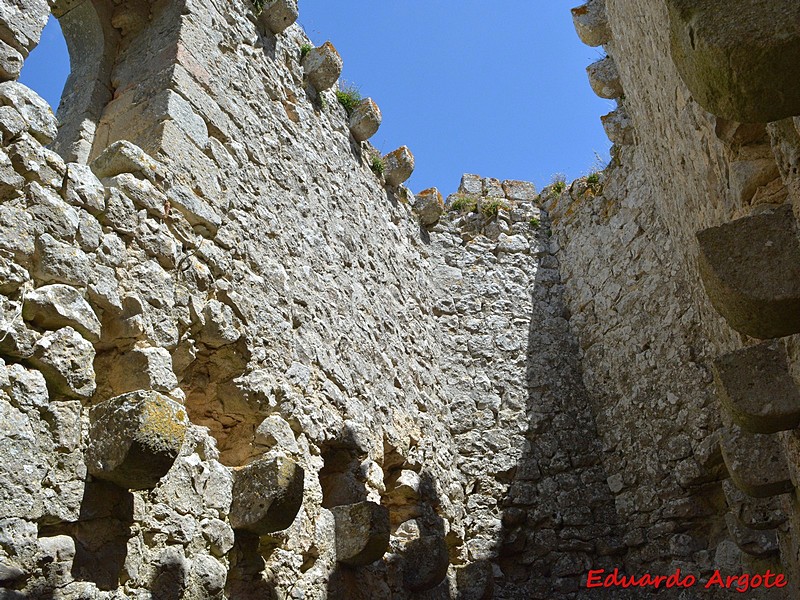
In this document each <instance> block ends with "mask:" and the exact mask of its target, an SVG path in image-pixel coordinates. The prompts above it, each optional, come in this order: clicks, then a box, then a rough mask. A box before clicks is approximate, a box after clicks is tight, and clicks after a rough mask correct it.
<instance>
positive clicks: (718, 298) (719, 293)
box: [697, 205, 800, 339]
mask: <svg viewBox="0 0 800 600" xmlns="http://www.w3.org/2000/svg"><path fill="white" fill-rule="evenodd" d="M797 234H798V231H797V222H796V220H795V217H794V215H793V213H792V207H791V206H790V205H784V206H780V207H778V208H775V209H773V210H771V211H769V212H764V213H761V214H757V215H753V216H750V217H745V218H743V219H738V220H736V221H732V222H730V223H726V224H724V225H721V226H719V227H712V228H710V229H706V230H704V231H701V232H699V233H698V234H697V240H698V242H699V244H700V255H699V257H698V262H699V268H700V275H701V276H702V279H703V284H704V285H705V288H706V293H707V294H708V297H709V299H710V300H711V303H712V304H713V305H714V308H715V309H716V310H717V312H719V313H720V314H721V315H722V316H723V317H725V320H726V321H728V324H729V325H730V326H731V327H733V328H734V329H735V330H737V331H739V332H740V333H744V334H746V335H749V336H751V337H755V338H759V339H768V338H777V337H783V336H787V335H792V334H794V333H798V332H800V240H798V237H797Z"/></svg>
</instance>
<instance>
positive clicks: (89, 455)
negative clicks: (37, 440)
mask: <svg viewBox="0 0 800 600" xmlns="http://www.w3.org/2000/svg"><path fill="white" fill-rule="evenodd" d="M89 421H90V425H89V447H88V448H87V450H86V465H87V467H88V470H89V474H91V475H94V476H95V477H98V478H100V479H104V480H106V481H111V482H112V483H116V484H117V485H119V486H120V487H123V488H126V489H130V490H141V489H150V488H154V487H156V486H157V485H158V483H159V481H160V480H161V478H162V477H164V475H166V474H167V472H168V471H169V470H170V468H172V465H173V463H174V462H175V459H176V458H177V457H178V455H179V453H180V450H181V446H182V445H183V440H184V437H185V435H186V430H187V427H188V419H187V417H186V411H185V410H184V408H183V406H181V405H180V404H178V403H177V402H175V401H174V400H171V399H169V398H167V397H166V396H163V395H161V394H159V393H158V392H154V391H138V392H131V393H129V394H123V395H122V396H117V397H116V398H112V399H110V400H107V401H106V402H103V403H102V404H98V405H97V406H95V407H94V408H92V409H91V411H90V413H89Z"/></svg>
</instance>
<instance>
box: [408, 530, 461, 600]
mask: <svg viewBox="0 0 800 600" xmlns="http://www.w3.org/2000/svg"><path fill="white" fill-rule="evenodd" d="M403 558H404V561H405V565H404V568H403V583H404V584H405V587H406V588H407V589H409V590H411V591H412V592H422V591H425V590H430V589H433V588H434V587H436V586H437V585H439V584H440V583H441V582H442V581H444V579H445V577H447V568H448V567H449V566H450V555H449V553H448V548H447V543H446V542H445V539H444V536H443V535H424V536H421V537H419V538H417V539H415V540H413V541H411V542H410V543H408V544H407V545H406V548H405V552H404V554H403Z"/></svg>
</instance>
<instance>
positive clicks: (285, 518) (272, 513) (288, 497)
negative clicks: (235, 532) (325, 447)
mask: <svg viewBox="0 0 800 600" xmlns="http://www.w3.org/2000/svg"><path fill="white" fill-rule="evenodd" d="M233 475H234V480H233V501H232V503H231V512H230V514H229V515H228V520H229V521H230V523H231V527H233V528H234V529H240V530H245V531H249V532H251V533H255V534H256V535H265V534H268V533H274V532H276V531H280V530H281V529H286V528H287V527H289V526H290V525H291V524H292V522H293V521H294V519H295V517H296V516H297V513H298V512H299V511H300V507H301V506H302V504H303V482H304V478H305V472H304V470H303V468H302V467H300V466H299V465H298V464H297V463H295V462H294V461H293V460H291V459H289V458H286V457H285V456H277V457H272V458H269V457H265V458H261V459H259V460H257V461H255V462H253V463H250V464H249V465H247V466H245V467H242V468H240V469H237V470H235V471H234V474H233Z"/></svg>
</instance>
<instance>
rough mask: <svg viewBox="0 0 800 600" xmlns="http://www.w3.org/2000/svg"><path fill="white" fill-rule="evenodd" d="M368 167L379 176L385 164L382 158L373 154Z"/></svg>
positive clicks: (384, 168)
mask: <svg viewBox="0 0 800 600" xmlns="http://www.w3.org/2000/svg"><path fill="white" fill-rule="evenodd" d="M369 168H370V169H372V172H373V173H375V175H378V176H381V175H383V172H384V171H385V170H386V164H385V163H384V162H383V159H382V158H381V157H380V156H373V157H372V162H371V163H370V165H369Z"/></svg>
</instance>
